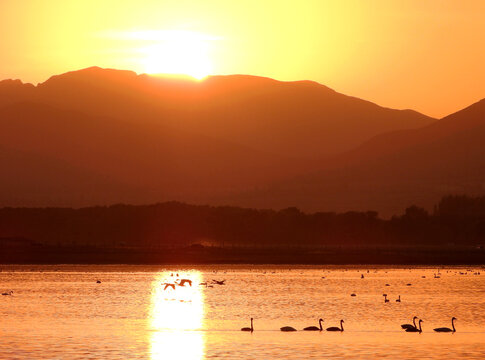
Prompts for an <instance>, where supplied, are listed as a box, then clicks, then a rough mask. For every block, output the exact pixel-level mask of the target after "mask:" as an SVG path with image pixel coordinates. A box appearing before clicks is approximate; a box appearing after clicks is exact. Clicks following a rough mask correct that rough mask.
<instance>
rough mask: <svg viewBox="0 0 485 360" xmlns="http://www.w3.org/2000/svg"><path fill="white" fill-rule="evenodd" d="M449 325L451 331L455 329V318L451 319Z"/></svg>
mask: <svg viewBox="0 0 485 360" xmlns="http://www.w3.org/2000/svg"><path fill="white" fill-rule="evenodd" d="M451 327H452V328H453V332H455V331H456V329H455V319H451Z"/></svg>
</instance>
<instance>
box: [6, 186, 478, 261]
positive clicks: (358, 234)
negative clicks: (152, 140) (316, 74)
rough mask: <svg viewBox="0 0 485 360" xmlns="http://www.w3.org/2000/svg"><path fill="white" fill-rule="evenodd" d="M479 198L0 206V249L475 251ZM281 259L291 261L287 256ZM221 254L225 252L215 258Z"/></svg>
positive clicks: (476, 246) (7, 250)
mask: <svg viewBox="0 0 485 360" xmlns="http://www.w3.org/2000/svg"><path fill="white" fill-rule="evenodd" d="M484 242H485V197H476V198H472V197H467V196H447V197H445V198H443V199H442V200H441V201H440V202H439V203H438V204H437V205H436V206H435V209H434V211H433V213H431V214H430V213H428V212H427V211H426V210H425V209H422V208H419V207H417V206H410V207H408V208H407V209H405V211H404V214H403V215H401V216H395V217H393V218H392V219H389V220H384V219H380V218H379V217H378V214H377V213H376V212H373V211H368V212H346V213H341V214H337V213H334V212H317V213H312V214H306V213H303V212H301V211H300V210H298V209H297V208H294V207H290V208H287V209H284V210H280V211H274V210H257V209H244V208H238V207H228V206H222V207H213V206H196V205H187V204H183V203H178V202H167V203H161V204H155V205H147V206H132V205H113V206H109V207H89V208H81V209H70V208H3V209H0V249H2V252H3V253H4V256H6V255H5V254H7V253H8V252H10V253H14V252H15V251H19V250H22V251H24V250H25V249H39V248H42V247H49V248H53V247H56V248H66V249H67V248H68V249H70V251H74V252H75V251H76V249H93V248H95V249H99V250H101V249H112V250H116V249H118V250H122V249H124V250H123V251H129V250H130V249H131V250H137V249H138V250H141V249H142V250H144V251H155V252H156V251H167V250H174V249H186V250H187V249H189V250H190V251H192V252H203V251H205V250H207V249H219V250H221V249H226V250H233V251H242V252H244V251H247V250H249V249H253V250H261V251H263V250H271V249H273V250H276V249H278V250H281V251H289V252H290V253H291V251H296V252H298V251H310V250H313V251H318V250H320V251H321V250H323V251H325V250H337V251H339V250H341V251H346V250H351V251H356V250H362V251H363V250H366V249H367V250H369V249H374V250H376V249H388V250H403V251H406V250H409V249H421V250H426V251H428V250H433V249H435V250H439V251H443V250H457V249H473V250H476V251H480V252H482V248H483V244H484ZM290 253H288V254H287V255H288V256H290V258H291V254H290ZM221 256H224V255H221Z"/></svg>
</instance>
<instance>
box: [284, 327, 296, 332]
mask: <svg viewBox="0 0 485 360" xmlns="http://www.w3.org/2000/svg"><path fill="white" fill-rule="evenodd" d="M280 330H281V331H285V332H288V331H296V329H295V328H294V327H291V326H283V327H282V328H280Z"/></svg>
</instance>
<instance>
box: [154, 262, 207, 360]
mask: <svg viewBox="0 0 485 360" xmlns="http://www.w3.org/2000/svg"><path fill="white" fill-rule="evenodd" d="M171 275H172V273H170V272H162V273H159V274H157V276H156V277H155V280H154V281H153V282H152V285H151V286H152V297H151V311H150V314H151V317H150V328H151V330H152V332H151V339H150V354H151V359H153V360H155V359H157V360H159V359H187V360H192V359H194V360H195V359H197V360H200V359H203V357H204V351H205V340H204V334H203V332H201V331H200V330H201V329H202V322H203V318H204V298H203V293H202V291H201V289H200V287H199V282H200V281H201V274H200V272H198V271H191V272H189V273H184V274H183V276H180V277H179V278H177V277H176V275H174V276H171ZM179 279H189V280H191V281H192V286H189V284H185V286H179V285H175V289H172V288H171V287H168V288H167V289H165V290H164V287H165V285H163V284H164V283H169V284H174V283H175V282H176V281H177V280H179ZM179 282H180V281H179Z"/></svg>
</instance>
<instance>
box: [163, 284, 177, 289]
mask: <svg viewBox="0 0 485 360" xmlns="http://www.w3.org/2000/svg"><path fill="white" fill-rule="evenodd" d="M162 285H165V287H164V288H163V290H167V288H169V287H171V288H172V289H174V290H175V284H169V283H163V284H162Z"/></svg>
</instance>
